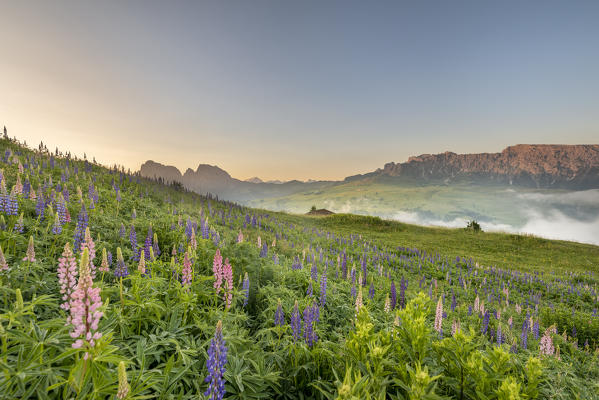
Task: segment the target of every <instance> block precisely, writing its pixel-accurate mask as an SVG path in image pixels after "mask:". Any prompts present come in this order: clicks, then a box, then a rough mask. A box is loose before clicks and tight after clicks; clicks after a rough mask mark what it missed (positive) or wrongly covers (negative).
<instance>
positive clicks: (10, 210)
mask: <svg viewBox="0 0 599 400" xmlns="http://www.w3.org/2000/svg"><path fill="white" fill-rule="evenodd" d="M6 214H7V215H19V202H18V200H17V198H16V197H15V195H14V194H13V193H11V194H9V195H8V199H7V202H6Z"/></svg>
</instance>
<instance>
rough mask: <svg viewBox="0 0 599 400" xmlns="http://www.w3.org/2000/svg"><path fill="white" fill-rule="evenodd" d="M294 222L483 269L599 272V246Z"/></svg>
mask: <svg viewBox="0 0 599 400" xmlns="http://www.w3.org/2000/svg"><path fill="white" fill-rule="evenodd" d="M286 218H289V219H291V220H292V221H293V222H295V223H298V224H299V223H301V224H304V225H312V226H315V227H318V228H320V229H323V230H327V231H333V232H339V233H343V234H350V233H354V234H356V233H358V234H362V235H364V236H365V237H368V238H371V239H372V240H376V241H377V242H381V243H384V244H385V245H389V246H392V247H397V246H401V247H411V248H418V249H421V250H426V251H427V252H431V253H439V254H442V255H444V256H447V257H457V256H459V257H466V258H472V259H473V260H474V261H476V262H479V263H480V264H481V265H486V266H496V267H499V268H508V269H518V270H527V271H544V272H547V273H554V272H555V273H558V274H567V273H568V272H570V271H577V272H584V271H593V272H597V271H598V270H599V246H594V245H589V244H582V243H576V242H567V241H559V240H548V239H543V238H538V237H534V236H529V235H514V234H506V233H487V232H478V233H474V232H472V231H467V230H465V229H461V228H458V229H455V228H454V229H450V228H437V227H423V226H417V225H410V224H404V223H400V222H395V221H388V220H383V219H381V218H378V217H369V216H359V215H350V214H336V215H331V216H328V217H307V216H290V215H288V216H286Z"/></svg>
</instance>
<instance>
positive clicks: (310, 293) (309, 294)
mask: <svg viewBox="0 0 599 400" xmlns="http://www.w3.org/2000/svg"><path fill="white" fill-rule="evenodd" d="M313 294H314V291H313V289H312V279H310V283H309V284H308V289H307V290H306V296H312V295H313Z"/></svg>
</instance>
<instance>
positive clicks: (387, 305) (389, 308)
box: [383, 293, 391, 313]
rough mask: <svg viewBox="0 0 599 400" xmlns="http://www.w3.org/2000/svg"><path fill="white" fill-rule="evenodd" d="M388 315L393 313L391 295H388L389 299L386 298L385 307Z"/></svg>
mask: <svg viewBox="0 0 599 400" xmlns="http://www.w3.org/2000/svg"><path fill="white" fill-rule="evenodd" d="M383 310H385V312H386V313H388V312H390V311H391V300H390V299H389V293H387V297H386V298H385V306H384V307H383Z"/></svg>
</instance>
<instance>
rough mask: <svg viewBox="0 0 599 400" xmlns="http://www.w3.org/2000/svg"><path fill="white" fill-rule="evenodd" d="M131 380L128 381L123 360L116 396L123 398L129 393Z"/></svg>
mask: <svg viewBox="0 0 599 400" xmlns="http://www.w3.org/2000/svg"><path fill="white" fill-rule="evenodd" d="M129 390H130V387H129V382H127V370H126V368H125V363H124V362H123V361H121V362H119V389H118V392H117V393H116V398H117V399H119V400H123V399H125V398H127V395H128V394H129Z"/></svg>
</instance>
